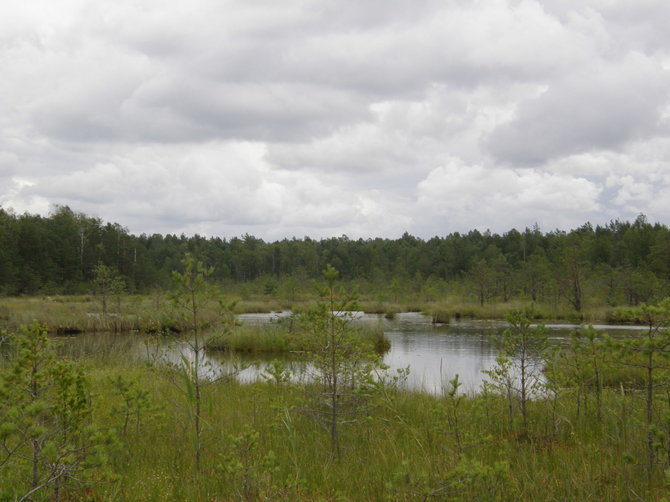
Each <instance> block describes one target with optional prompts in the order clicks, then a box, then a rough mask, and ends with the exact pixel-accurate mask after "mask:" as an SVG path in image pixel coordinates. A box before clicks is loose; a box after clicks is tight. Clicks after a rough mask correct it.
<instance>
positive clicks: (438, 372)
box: [64, 313, 640, 393]
mask: <svg viewBox="0 0 670 502" xmlns="http://www.w3.org/2000/svg"><path fill="white" fill-rule="evenodd" d="M282 315H287V313H282V314H244V315H241V316H240V320H241V321H242V322H243V323H245V324H265V323H271V322H276V320H277V318H278V317H279V316H282ZM356 317H357V319H356V321H355V322H356V323H372V324H380V325H381V326H382V327H383V329H384V334H385V335H386V336H387V338H388V339H389V340H390V342H391V350H390V351H389V352H388V353H386V355H385V356H384V363H385V364H387V365H388V366H389V367H390V370H389V372H390V373H392V374H393V373H395V370H397V369H402V368H406V367H408V366H409V368H410V374H409V378H408V380H407V386H408V387H410V388H412V389H415V390H422V391H424V392H430V393H440V392H441V391H442V388H443V386H444V387H446V386H447V385H448V381H449V380H450V379H451V378H453V377H454V375H455V374H458V375H459V378H460V381H461V382H462V384H463V386H462V388H461V389H462V390H463V391H464V392H468V393H473V392H477V391H478V389H479V387H480V386H481V384H482V382H483V381H484V378H485V375H484V373H483V372H484V371H486V370H488V369H491V368H492V367H493V365H494V364H495V358H496V349H495V345H494V340H495V337H496V335H498V334H500V333H502V331H503V330H504V329H505V327H506V323H504V322H503V321H480V320H468V321H459V322H452V323H451V324H449V325H434V324H432V323H431V320H430V318H429V317H427V316H424V315H422V314H419V313H403V314H398V315H396V317H395V318H394V319H390V320H389V319H385V318H384V317H383V316H378V315H374V314H362V313H361V314H359V315H357V316H356ZM547 327H548V328H549V330H550V337H551V338H553V339H555V341H556V343H561V341H564V340H566V339H567V337H569V335H570V332H571V331H572V330H573V329H575V328H576V327H577V326H576V325H570V324H548V325H547ZM597 328H598V329H600V330H602V331H603V333H605V332H608V333H610V334H612V335H616V336H620V335H629V334H633V333H636V332H637V333H639V330H640V328H636V327H630V326H626V327H622V326H597ZM101 337H102V339H101ZM64 342H65V348H64V350H65V351H66V352H67V353H69V354H71V355H74V356H76V355H78V354H86V353H90V352H92V351H93V350H94V351H95V353H96V354H97V355H101V356H103V357H104V353H105V352H106V351H107V352H109V354H110V355H112V354H114V353H116V354H119V353H121V354H124V355H125V356H127V357H133V358H136V359H146V358H147V357H149V358H152V357H160V358H165V359H167V360H169V361H172V362H178V361H179V359H180V354H185V355H186V356H187V357H189V348H188V345H187V344H186V343H183V342H182V343H178V344H163V345H159V346H158V347H155V346H153V347H152V346H151V345H146V344H145V343H144V342H143V338H142V337H139V336H138V335H137V334H129V335H118V334H116V335H100V334H97V335H82V336H78V337H73V338H69V339H65V340H64ZM87 345H90V348H88V349H87ZM273 358H276V356H271V357H268V356H266V357H263V356H260V357H259V356H251V357H243V358H241V359H238V363H239V361H242V362H243V364H244V365H245V366H246V369H244V370H242V371H240V372H239V374H238V376H237V377H238V378H239V379H240V380H242V381H253V380H256V379H259V378H261V376H260V375H261V374H262V373H263V371H264V370H265V369H266V368H267V366H268V364H269V363H270V361H271V360H272V359H273ZM207 362H208V363H210V364H211V368H212V370H211V371H212V374H216V373H218V372H219V371H223V372H228V371H230V369H231V367H232V366H233V365H234V364H236V363H234V362H231V360H230V358H228V357H223V358H221V357H216V356H212V357H208V358H207ZM286 364H287V365H288V366H289V367H290V369H291V371H292V372H293V374H294V379H295V380H301V379H303V378H309V377H308V373H309V368H308V367H306V365H305V363H303V362H300V361H291V360H290V359H286Z"/></svg>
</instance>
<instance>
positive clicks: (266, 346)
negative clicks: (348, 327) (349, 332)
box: [205, 323, 391, 354]
mask: <svg viewBox="0 0 670 502" xmlns="http://www.w3.org/2000/svg"><path fill="white" fill-rule="evenodd" d="M353 333H354V336H353V339H354V341H355V342H356V343H358V344H360V346H359V347H360V349H361V350H363V351H366V350H370V349H372V350H374V351H376V352H377V353H378V354H383V353H385V352H387V351H388V350H389V349H390V347H391V345H390V342H389V341H388V339H387V338H386V337H385V336H384V332H383V330H382V328H381V327H380V326H377V325H364V326H360V327H357V328H354V329H353ZM321 343H322V341H321V340H319V339H317V338H316V337H315V335H314V334H313V333H311V332H309V331H306V330H304V329H301V328H299V327H295V328H294V327H293V326H292V325H290V324H287V323H283V324H269V325H259V326H244V325H243V326H239V327H237V328H236V329H234V330H232V331H231V332H229V333H224V334H220V335H213V336H211V337H210V338H209V339H208V340H207V342H206V343H205V349H206V350H208V351H233V352H268V353H269V352H275V353H310V352H314V351H316V350H318V349H319V347H320V344H321Z"/></svg>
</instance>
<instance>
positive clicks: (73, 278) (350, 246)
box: [0, 206, 670, 313]
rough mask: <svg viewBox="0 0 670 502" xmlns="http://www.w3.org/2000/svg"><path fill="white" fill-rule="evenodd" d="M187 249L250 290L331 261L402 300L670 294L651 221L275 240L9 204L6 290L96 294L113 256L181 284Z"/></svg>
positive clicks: (360, 283)
mask: <svg viewBox="0 0 670 502" xmlns="http://www.w3.org/2000/svg"><path fill="white" fill-rule="evenodd" d="M186 252H189V253H192V254H193V255H194V256H195V257H197V259H198V260H201V261H203V262H204V263H206V264H207V265H208V266H212V267H213V268H214V273H213V277H212V280H214V281H217V282H219V283H220V284H223V285H225V286H226V287H227V288H229V289H230V290H232V291H237V292H238V294H239V295H240V296H242V297H244V296H245V295H247V296H248V295H251V294H257V295H261V296H263V295H264V296H265V297H272V296H278V297H282V298H284V299H287V300H289V301H290V300H295V299H296V297H300V296H301V295H304V294H309V293H310V292H311V286H310V280H313V279H316V278H318V277H319V276H320V273H321V271H322V270H323V269H324V268H325V266H326V265H328V264H330V265H332V266H333V267H335V268H336V269H337V270H338V271H339V272H340V274H341V277H342V279H343V280H344V281H346V282H348V283H349V284H352V285H354V286H355V287H357V288H358V290H359V292H360V293H361V295H367V296H369V297H370V298H374V299H375V300H378V301H385V302H395V303H402V302H403V301H405V302H406V301H408V300H416V301H418V302H431V301H437V300H440V299H442V298H445V297H448V296H451V297H458V298H460V299H461V300H463V301H470V302H473V303H476V304H479V305H480V306H483V305H485V304H488V303H492V302H502V303H505V302H509V301H513V300H520V301H533V302H539V303H546V304H552V305H562V306H567V307H568V308H570V309H572V310H573V311H574V312H576V313H579V312H582V311H583V309H584V307H585V306H586V305H590V306H622V305H623V306H636V305H638V304H640V303H641V302H648V301H650V300H652V299H654V298H661V297H664V296H667V295H668V294H669V293H670V231H669V230H668V227H667V226H666V225H664V224H660V223H654V224H652V223H650V222H648V221H647V219H646V217H645V216H644V215H640V216H638V217H637V218H636V219H635V221H633V222H628V221H618V220H617V221H612V222H610V223H609V224H607V225H605V226H600V225H598V226H596V227H593V226H592V225H591V224H590V223H586V224H584V225H582V226H581V227H579V228H576V229H573V230H571V231H569V232H566V231H560V230H554V231H549V232H544V233H543V232H542V231H541V230H540V229H539V228H538V227H537V226H536V227H534V228H525V229H524V230H522V231H519V230H516V229H511V230H509V231H508V232H506V233H504V234H502V235H499V234H495V233H491V232H488V231H487V232H480V231H477V230H472V231H470V232H468V233H467V234H460V233H452V234H449V235H446V236H443V237H438V236H436V237H433V238H431V239H428V240H423V239H420V238H417V237H413V236H412V235H410V234H408V233H404V234H403V235H402V237H401V238H399V239H382V238H374V239H373V238H370V239H358V240H352V239H349V238H348V237H347V236H341V237H333V238H328V239H321V240H315V239H311V238H309V237H303V238H295V237H294V238H292V239H283V240H280V241H275V242H265V241H263V240H262V239H259V238H256V237H253V236H251V235H244V236H241V237H233V238H229V239H226V238H220V237H209V238H205V237H202V236H199V235H193V236H185V235H179V236H177V235H171V234H167V235H159V234H153V235H145V234H142V235H133V234H131V233H129V232H128V231H127V230H126V229H125V228H123V227H122V226H121V225H119V224H118V223H106V222H103V221H101V220H100V219H98V218H93V217H89V216H86V215H84V214H81V213H76V212H74V211H72V210H71V209H70V208H69V207H66V206H60V207H56V208H55V209H54V210H53V211H52V213H51V214H50V215H49V216H46V217H43V216H39V215H32V214H27V213H26V214H21V215H17V214H14V213H13V212H12V211H10V210H5V209H2V208H0V294H2V295H5V296H16V295H35V294H42V295H54V294H81V293H91V292H92V285H93V283H94V280H95V270H96V267H98V266H99V265H104V266H105V267H108V268H109V269H111V270H113V271H114V272H115V274H117V275H118V276H119V277H120V278H121V279H122V280H123V285H124V291H125V292H127V293H131V294H133V293H140V294H146V293H149V292H151V291H154V290H156V289H165V288H168V287H169V285H170V280H171V273H172V271H173V270H175V269H177V268H178V266H179V264H180V261H181V260H182V258H183V256H184V254H185V253H186Z"/></svg>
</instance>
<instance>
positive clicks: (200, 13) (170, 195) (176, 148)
mask: <svg viewBox="0 0 670 502" xmlns="http://www.w3.org/2000/svg"><path fill="white" fill-rule="evenodd" d="M669 19H670V2H668V1H667V0H635V1H633V0H631V1H624V0H620V1H618V0H592V1H584V0H541V1H540V0H526V1H524V0H434V1H433V0H366V1H361V0H337V1H334V0H331V1H325V0H283V1H281V2H278V1H276V0H189V1H188V2H185V1H183V0H182V1H177V0H160V1H158V0H113V1H111V0H110V1H107V0H105V1H102V0H100V1H95V2H91V1H89V0H59V1H57V2H55V1H53V0H22V1H21V2H2V4H1V5H0V206H2V207H3V208H5V209H9V208H12V209H13V210H14V211H15V212H16V213H23V212H24V211H28V212H30V213H40V214H48V213H49V211H50V210H52V209H53V207H54V205H56V204H60V205H63V204H66V205H69V206H70V207H71V208H72V209H73V210H75V211H78V212H83V213H85V214H87V215H89V216H96V217H100V218H102V219H103V220H105V221H112V222H117V223H120V224H121V225H123V226H125V227H127V228H128V229H129V230H130V231H131V232H133V233H142V232H146V233H154V232H159V233H168V232H170V233H182V232H184V233H186V234H193V233H196V232H197V233H200V234H204V235H219V236H223V237H232V236H235V235H242V234H244V233H249V234H252V235H255V236H258V237H262V238H264V239H269V240H275V239H280V238H283V237H292V236H296V237H303V236H305V235H307V236H310V237H314V238H320V237H327V236H339V235H342V234H346V235H348V236H349V237H352V238H358V237H364V238H365V237H375V236H382V237H391V238H395V237H398V236H400V235H401V234H402V233H403V232H405V231H408V232H410V233H411V234H414V235H418V236H421V237H424V238H428V237H431V236H434V235H446V234H448V233H450V232H454V231H461V232H462V231H467V230H470V229H473V228H478V229H480V230H485V229H491V230H492V231H494V232H505V231H507V230H509V229H511V228H513V227H515V228H519V229H523V228H525V227H526V226H532V225H533V224H534V223H538V224H539V225H540V228H541V229H542V230H544V231H549V230H553V229H556V228H559V229H565V230H569V229H571V228H574V227H577V226H579V225H581V224H583V223H585V222H586V221H591V222H593V223H594V224H596V223H607V222H608V221H610V220H612V219H633V218H635V217H636V215H638V214H639V213H645V214H646V215H647V217H648V219H649V220H650V221H660V222H663V223H666V224H668V223H670V196H669V194H670V30H668V24H667V23H668V20H669Z"/></svg>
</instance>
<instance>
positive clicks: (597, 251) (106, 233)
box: [0, 208, 670, 501]
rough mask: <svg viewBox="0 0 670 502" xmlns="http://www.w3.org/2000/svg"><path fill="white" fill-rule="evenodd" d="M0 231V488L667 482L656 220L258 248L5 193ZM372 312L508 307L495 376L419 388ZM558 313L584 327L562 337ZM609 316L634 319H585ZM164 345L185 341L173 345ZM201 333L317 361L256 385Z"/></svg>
mask: <svg viewBox="0 0 670 502" xmlns="http://www.w3.org/2000/svg"><path fill="white" fill-rule="evenodd" d="M0 231H1V232H2V237H3V239H2V240H1V241H0V242H1V243H2V244H0V288H1V289H2V291H3V292H4V293H5V295H6V296H4V297H2V298H0V325H1V326H2V329H3V331H2V335H1V338H0V355H1V358H0V400H1V401H2V403H1V404H2V406H0V447H1V448H0V500H3V501H4V500H6V501H15V500H26V501H27V500H35V501H41V500H45V501H46V500H60V501H74V500H80V501H126V500H138V501H159V500H189V501H190V500H202V501H228V500H244V501H251V500H286V501H295V500H305V501H307V500H309V501H311V500H324V501H331V500H332V501H335V500H352V501H353V500H379V501H387V500H397V501H413V500H464V501H465V500H510V501H512V500H513V501H517V500H528V501H535V500H649V501H651V500H658V501H660V500H665V499H667V498H668V497H669V496H670V493H669V491H670V490H669V488H668V481H667V480H668V479H670V418H669V417H670V411H669V410H670V386H669V385H668V384H669V383H670V373H669V371H670V364H669V363H670V361H669V360H668V359H669V358H670V351H669V349H670V333H669V332H668V329H667V327H668V322H669V320H670V303H669V300H667V299H666V298H667V297H668V294H669V293H670V291H669V290H668V280H669V277H668V273H669V270H670V266H669V264H670V237H669V233H668V229H667V228H666V227H665V226H662V225H658V224H657V225H651V224H649V223H647V222H646V220H645V219H644V218H643V217H640V218H638V220H636V221H635V222H633V223H625V222H624V223H622V222H613V223H612V224H610V225H608V226H607V227H596V228H595V229H594V228H592V227H591V226H590V225H585V226H584V227H582V228H580V229H578V230H575V231H573V232H570V233H561V232H550V233H548V234H541V233H540V232H539V230H538V229H532V230H529V229H527V230H526V231H525V232H517V231H511V232H509V233H508V234H505V235H503V236H498V235H491V234H488V233H484V234H482V233H479V232H471V233H469V234H467V235H458V234H454V235H450V236H448V237H445V238H435V239H432V240H430V241H422V240H420V239H416V238H413V237H411V236H408V235H405V236H403V237H402V238H401V239H399V240H396V241H389V240H382V239H375V240H369V241H351V240H349V239H347V238H346V237H342V238H338V239H330V240H323V241H313V240H310V239H304V240H293V241H288V240H287V241H282V242H277V243H264V242H263V241H261V240H259V239H254V238H253V237H249V236H245V237H244V238H242V239H232V240H230V241H224V240H221V239H218V240H217V239H204V238H200V237H197V236H196V237H192V238H186V237H183V236H182V237H176V236H165V237H163V236H150V237H149V236H132V235H129V234H128V233H127V232H126V231H125V230H124V229H122V228H121V227H119V226H118V225H109V224H107V225H103V224H102V223H101V222H100V221H99V220H96V219H93V218H88V217H85V216H83V215H80V214H75V213H73V212H72V211H70V210H69V209H67V208H60V209H58V210H57V211H56V212H55V213H54V214H53V215H51V216H50V217H48V218H40V217H36V216H31V215H21V216H16V215H13V214H11V213H7V212H4V211H2V214H0ZM189 252H190V253H191V254H187V253H189ZM330 263H332V264H333V265H335V267H331V266H328V264H330ZM336 268H337V269H339V270H340V272H341V277H338V274H337V271H336ZM324 271H325V273H323V274H322V272H324ZM173 272H174V273H173ZM289 310H290V311H292V312H293V314H294V315H291V316H288V315H286V316H285V317H284V318H283V320H282V321H281V322H273V323H269V324H267V325H258V324H256V325H254V324H250V323H247V324H245V325H240V322H239V318H240V315H239V314H243V313H249V312H269V311H276V312H279V311H284V312H285V311H289ZM357 311H366V312H378V313H380V314H384V315H385V316H386V317H387V318H388V319H390V320H389V321H388V322H392V321H393V317H394V316H399V317H401V318H402V315H401V314H399V313H401V312H407V311H415V312H424V313H425V314H426V319H432V320H433V321H434V322H435V323H438V325H439V324H440V323H449V322H452V323H456V322H457V321H458V320H459V319H460V320H461V321H462V320H463V319H465V318H471V317H472V318H480V319H499V320H501V319H506V323H505V324H504V325H501V326H503V328H502V329H501V330H500V333H497V334H495V335H483V336H485V337H486V340H487V343H489V341H490V342H491V343H493V344H494V345H493V348H492V349H491V350H493V351H494V356H495V358H494V360H492V361H491V365H490V366H489V367H487V369H486V370H485V374H484V376H483V381H484V384H483V385H481V386H480V387H479V388H477V389H471V388H465V389H464V384H463V381H464V380H463V377H462V375H459V374H458V372H456V373H454V372H453V371H448V370H449V369H448V368H445V375H448V376H445V378H443V380H442V382H441V385H440V388H439V392H423V391H421V390H417V389H416V388H415V387H411V386H409V385H408V384H407V382H408V371H409V374H410V375H411V372H412V370H413V368H412V367H410V368H409V369H403V368H394V369H393V370H389V369H387V368H386V366H385V364H384V362H383V361H384V360H383V359H382V357H381V356H380V355H383V354H384V353H385V351H386V350H388V340H391V339H392V338H390V337H387V336H385V335H384V330H383V329H380V328H379V326H382V325H383V324H380V325H377V326H367V327H365V326H361V325H359V324H357V323H356V322H355V320H354V316H353V314H352V312H357ZM403 315H404V314H403ZM241 317H244V316H241ZM555 319H561V320H569V321H572V322H576V323H577V324H584V325H583V326H582V327H576V328H575V329H574V330H573V332H572V333H571V334H570V335H569V336H563V337H560V339H557V338H556V337H552V336H551V332H550V331H548V329H546V328H544V327H543V325H542V322H549V321H551V320H555ZM608 320H610V321H616V322H618V323H635V324H638V326H637V327H636V330H635V331H630V332H625V334H620V335H615V334H613V333H610V334H608V333H607V332H603V331H600V330H594V329H592V328H589V327H588V324H589V323H594V322H596V321H599V322H606V321H608ZM64 335H72V336H64ZM610 335H611V336H610ZM110 340H111V341H112V342H116V343H107V342H108V341H110ZM137 340H140V345H141V346H142V347H143V348H142V350H141V351H136V350H135V347H137ZM166 340H168V341H172V342H175V343H177V344H179V346H180V347H182V348H184V350H183V351H182V352H179V353H177V356H175V357H172V358H166V357H165V356H164V353H163V352H161V351H160V350H158V348H160V344H161V343H165V341H166ZM103 341H104V343H103ZM82 343H86V344H88V346H87V347H86V348H85V349H83V348H82V346H81V344H82ZM59 346H61V347H59ZM487 346H488V345H487ZM436 350H438V349H436ZM210 351H212V352H217V353H218V352H220V351H223V352H224V353H226V354H230V353H231V352H235V351H243V352H254V351H256V352H270V353H277V354H278V353H280V352H287V351H288V352H298V353H300V354H301V357H304V358H305V360H306V361H308V363H309V365H308V369H307V370H306V371H308V372H309V378H305V379H303V380H300V381H296V380H295V379H293V378H292V376H291V373H290V368H289V364H287V363H286V361H285V360H282V359H281V357H277V358H276V359H273V360H271V361H270V362H269V363H268V364H266V365H264V366H263V367H262V370H261V373H260V375H259V377H258V378H255V379H253V380H252V381H243V380H241V379H239V378H237V376H238V374H239V372H240V371H243V369H244V366H245V363H244V358H241V357H240V358H234V360H233V362H232V363H231V364H229V365H215V364H211V360H210V358H209V355H208V353H209V352H210Z"/></svg>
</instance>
